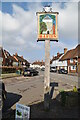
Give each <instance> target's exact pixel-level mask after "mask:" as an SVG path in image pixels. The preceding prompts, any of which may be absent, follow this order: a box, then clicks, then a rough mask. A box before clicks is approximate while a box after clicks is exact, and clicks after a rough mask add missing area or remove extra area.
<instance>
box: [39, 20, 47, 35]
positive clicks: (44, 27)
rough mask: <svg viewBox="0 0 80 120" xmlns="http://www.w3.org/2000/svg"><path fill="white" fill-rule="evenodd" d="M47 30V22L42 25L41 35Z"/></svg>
mask: <svg viewBox="0 0 80 120" xmlns="http://www.w3.org/2000/svg"><path fill="white" fill-rule="evenodd" d="M46 30H47V25H46V23H45V22H41V23H40V34H42V32H43V31H46Z"/></svg>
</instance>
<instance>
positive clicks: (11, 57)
mask: <svg viewBox="0 0 80 120" xmlns="http://www.w3.org/2000/svg"><path fill="white" fill-rule="evenodd" d="M4 55H6V57H7V59H10V60H13V61H14V62H17V60H16V59H14V57H13V56H11V55H10V53H9V52H8V51H7V50H4Z"/></svg>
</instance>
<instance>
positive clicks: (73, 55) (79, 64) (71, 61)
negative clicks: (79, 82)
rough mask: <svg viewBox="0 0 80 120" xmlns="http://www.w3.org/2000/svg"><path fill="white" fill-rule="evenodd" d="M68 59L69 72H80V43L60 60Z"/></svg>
mask: <svg viewBox="0 0 80 120" xmlns="http://www.w3.org/2000/svg"><path fill="white" fill-rule="evenodd" d="M64 60H67V65H68V73H77V72H79V73H80V44H79V45H78V46H77V47H76V48H75V49H71V50H69V51H67V52H66V54H65V55H63V56H62V58H61V59H60V61H64Z"/></svg>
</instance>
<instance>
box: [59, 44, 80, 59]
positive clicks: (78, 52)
mask: <svg viewBox="0 0 80 120" xmlns="http://www.w3.org/2000/svg"><path fill="white" fill-rule="evenodd" d="M77 57H80V44H79V45H78V46H77V47H76V48H75V49H71V50H69V51H67V52H66V54H65V55H63V57H62V58H61V59H60V60H61V61H63V60H68V59H71V58H77Z"/></svg>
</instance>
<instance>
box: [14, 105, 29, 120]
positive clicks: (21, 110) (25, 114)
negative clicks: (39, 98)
mask: <svg viewBox="0 0 80 120" xmlns="http://www.w3.org/2000/svg"><path fill="white" fill-rule="evenodd" d="M29 117H30V107H27V106H25V105H22V104H18V103H17V104H16V120H17V119H19V118H21V119H22V120H24V119H25V120H29Z"/></svg>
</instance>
